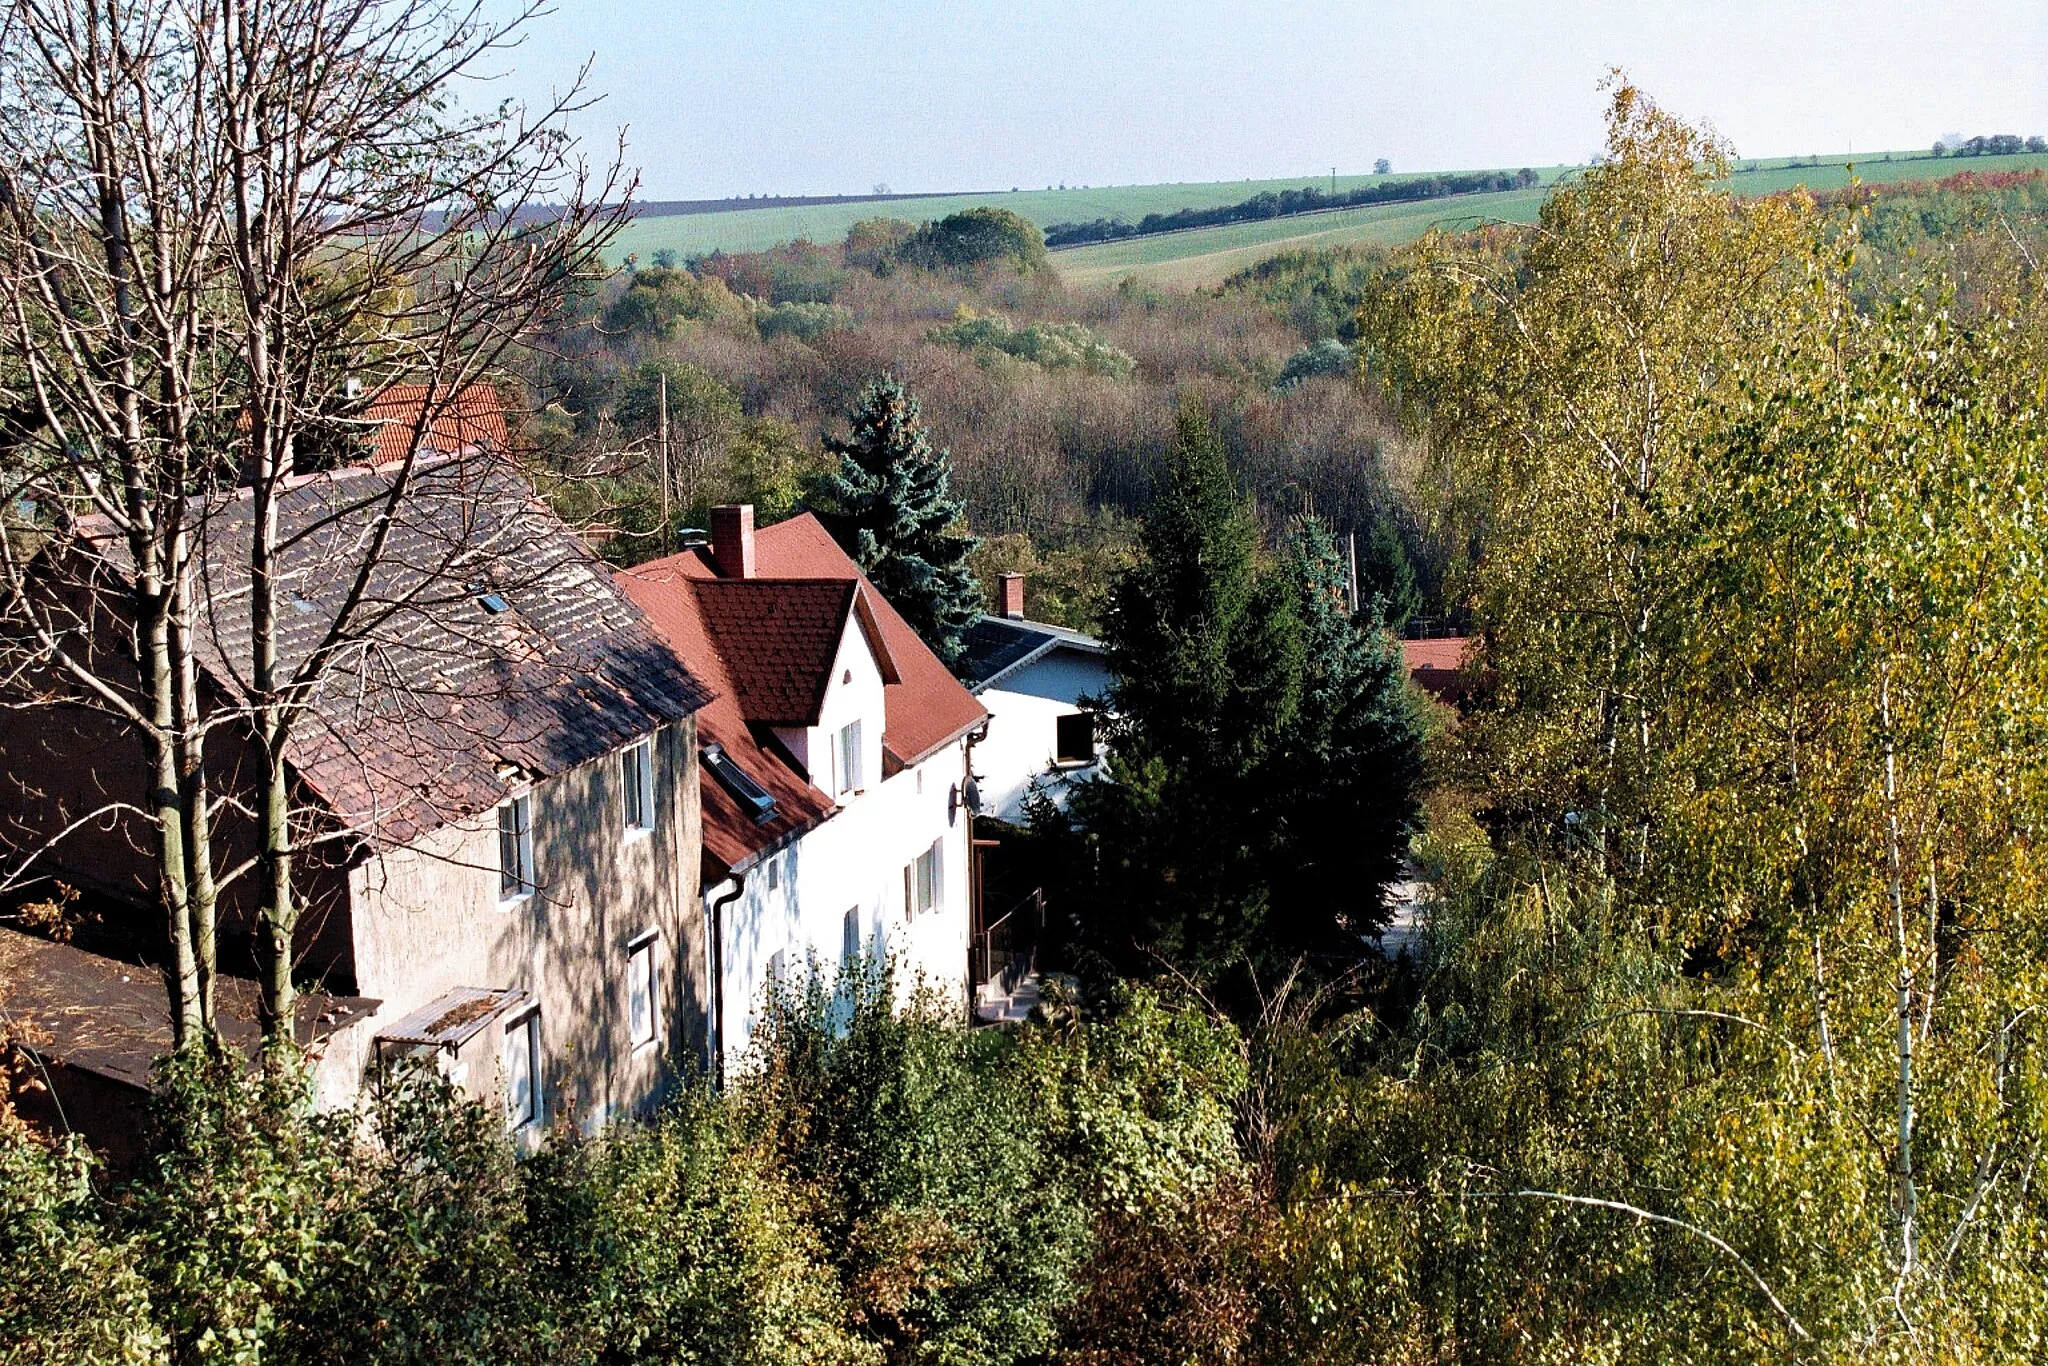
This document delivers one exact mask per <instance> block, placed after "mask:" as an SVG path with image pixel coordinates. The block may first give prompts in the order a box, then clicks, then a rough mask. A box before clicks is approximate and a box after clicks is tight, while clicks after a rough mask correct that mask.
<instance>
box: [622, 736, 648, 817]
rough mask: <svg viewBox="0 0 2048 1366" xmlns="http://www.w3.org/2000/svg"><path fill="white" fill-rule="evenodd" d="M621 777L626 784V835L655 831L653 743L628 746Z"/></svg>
mask: <svg viewBox="0 0 2048 1366" xmlns="http://www.w3.org/2000/svg"><path fill="white" fill-rule="evenodd" d="M619 767H620V777H621V778H622V780H623V783H624V789H625V799H626V800H625V805H626V833H628V834H637V833H642V832H645V831H648V830H652V829H653V828H654V742H653V741H652V740H642V741H641V742H640V743H639V744H637V745H628V746H626V748H625V749H624V750H622V751H620V755H619Z"/></svg>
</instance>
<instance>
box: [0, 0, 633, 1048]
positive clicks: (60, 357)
mask: <svg viewBox="0 0 2048 1366" xmlns="http://www.w3.org/2000/svg"><path fill="white" fill-rule="evenodd" d="M536 12H537V7H536V6H533V5H528V6H527V7H525V8H522V9H521V10H519V11H518V12H517V13H515V14H513V15H512V16H511V17H510V18H508V19H505V20H503V21H499V20H495V19H487V18H486V17H485V16H484V13H483V10H482V7H481V6H480V5H471V4H465V3H460V2H457V3H450V0H147V2H146V3H116V0H101V2H100V3H93V2H92V0H13V3H10V4H8V5H7V7H6V9H5V27H4V30H0V402H4V404H5V412H6V417H5V421H4V425H0V440H4V441H5V456H4V460H5V464H4V472H0V494H4V496H5V499H6V504H5V505H6V506H7V507H9V508H11V509H13V511H12V512H11V514H10V516H11V522H10V525H9V527H8V535H7V537H6V541H5V547H4V552H0V556H4V565H0V571H4V580H0V602H4V609H5V611H6V613H7V620H8V621H9V623H10V626H9V629H8V632H7V636H6V642H5V643H6V646H7V647H8V648H9V650H10V653H11V656H12V657H11V658H10V659H8V661H7V663H6V668H5V676H6V677H7V678H9V679H11V680H12V681H13V683H14V685H15V690H14V693H13V694H12V697H13V704H14V705H17V706H19V705H40V704H45V703H50V702H57V701H61V702H64V703H67V704H70V705H80V704H83V705H86V706H89V707H92V708H95V709H97V710H98V711H99V712H100V713H101V714H103V715H104V716H106V717H108V718H111V719H112V720H113V721H114V722H115V723H117V724H118V725H119V726H121V727H123V728H125V730H126V731H127V732H128V733H129V734H131V735H132V736H133V737H134V738H135V739H137V740H139V741H140V745H141V750H142V752H143V753H145V754H146V755H147V756H148V757H147V762H148V765H149V773H148V775H147V781H145V782H141V783H138V784H137V787H138V789H139V790H142V791H146V792H147V793H148V794H149V795H148V797H147V798H146V800H145V801H144V802H143V803H142V805H143V807H144V809H145V811H146V815H147V818H148V823H149V828H150V829H151V830H152V832H153V840H154V848H153V851H152V852H153V855H154V859H155V863H156V868H157V874H158V882H159V884H160V888H161V893H162V899H163V908H164V924H165V929H166V937H167V941H168V945H169V954H168V964H167V967H166V972H165V976H166V981H167V985H168V988H169V991H170V998H171V1002H172V1007H173V1009H172V1015H173V1019H174V1025H175V1029H174V1032H175V1036H176V1038H177V1040H178V1044H179V1046H180V1047H181V1048H183V1047H190V1046H193V1045H194V1044H195V1043H197V1042H199V1041H201V1040H203V1039H204V1038H206V1037H207V1035H208V1033H209V1031H210V1029H211V1025H212V1007H211V979H212V974H213V971H214V952H215V949H214V940H215V934H216V932H215V917H216V913H217V912H216V907H217V904H218V899H219V897H220V896H221V894H222V889H223V887H224V885H225V884H226V883H228V882H229V881H231V880H233V879H236V878H240V877H244V876H255V877H257V878H258V879H259V880H260V884H261V885H260V895H259V897H258V903H259V906H260V912H259V915H258V923H259V931H258V934H257V944H256V947H257V952H258V958H259V961H260V963H261V968H262V976H263V992H262V1003H263V1016H264V1026H265V1033H266V1037H267V1038H269V1039H271V1040H272V1041H274V1042H275V1041H289V1040H290V1039H291V1037H292V1025H291V1022H292V1017H293V982H292V966H293V963H292V948H293V942H294V935H295V933H296V930H297V925H298V919H299V908H298V905H297V900H296V897H295V893H294V857H295V854H296V853H298V852H299V849H298V847H297V845H298V841H299V840H300V838H301V833H300V832H302V831H303V829H304V826H303V823H299V824H298V825H295V823H294V819H293V816H294V801H295V796H294V791H293V784H292V774H291V759H290V750H291V746H292V743H293V739H294V734H295V728H296V727H298V726H299V725H300V724H301V722H302V721H303V719H304V718H305V717H306V715H307V714H308V712H309V710H310V709H312V708H314V707H316V706H317V705H318V703H319V699H320V697H321V695H322V692H323V689H325V688H326V687H327V686H328V684H329V681H330V679H331V678H332V676H333V675H334V673H335V671H336V670H337V668H341V667H346V668H350V669H354V668H359V667H361V663H362V650H361V647H362V644H363V642H364V641H366V640H368V639H370V638H372V637H374V636H375V635H376V633H377V632H378V631H379V630H380V629H385V628H387V627H389V626H391V624H392V623H393V622H394V621H396V620H398V619H399V618H401V617H403V615H404V613H405V609H406V608H407V607H408V605H410V604H412V603H413V602H414V600H415V599H417V598H418V597H419V596H420V595H421V594H427V595H432V594H433V593H434V592H436V591H439V590H438V589H437V588H436V587H435V583H436V580H435V577H434V575H433V574H431V573H421V572H412V573H409V574H407V575H405V576H402V577H403V586H401V587H399V588H397V589H396V590H394V589H393V588H392V586H391V584H392V582H393V580H392V579H391V576H390V575H388V574H385V573H383V572H382V571H383V569H384V567H385V560H386V557H387V553H388V550H389V545H390V540H391V536H392V529H393V527H394V526H395V525H397V524H398V523H399V522H400V521H402V520H403V515H404V511H405V509H406V508H407V506H408V503H409V501H410V500H412V499H413V498H414V497H415V496H416V491H417V489H418V485H419V480H420V472H421V470H422V468H423V464H424V462H423V456H424V455H425V454H426V453H427V452H428V451H429V449H430V448H431V446H432V445H433V440H432V437H433V434H434V433H435V432H437V430H439V429H440V428H441V426H442V424H443V423H444V421H445V420H447V419H448V418H449V417H450V416H451V414H454V412H455V409H456V405H458V404H459V403H461V402H462V401H463V396H464V394H465V392H466V391H467V390H468V388H469V386H471V385H472V384H473V383H475V382H478V381H480V380H486V379H489V378H490V377H491V376H493V375H494V374H496V373H498V372H499V370H500V367H501V364H502V362H503V361H504V360H505V359H506V358H507V356H508V353H509V352H511V351H512V350H513V348H515V347H518V346H519V345H520V344H521V343H522V341H523V340H524V339H525V338H526V337H527V336H528V335H529V334H530V332H531V331H532V330H533V329H534V328H535V326H536V325H537V324H538V323H540V322H541V321H542V320H544V319H545V318H546V317H547V316H548V315H549V314H550V313H551V312H552V311H553V310H554V308H555V307H556V306H557V305H558V304H559V302H560V300H561V298H562V296H563V294H564V293H565V292H566V291H567V290H569V289H571V288H573V287H575V285H576V283H577V282H578V281H579V280H583V279H587V278H589V277H591V276H593V275H594V274H596V273H599V272H601V271H602V269H603V252H604V250H605V248H606V246H607V245H608V244H609V242H610V240H611V238H612V237H613V235H614V234H615V233H616V231H617V229H618V227H619V226H620V225H621V224H622V223H623V221H624V213H625V205H624V201H625V198H626V191H627V190H628V189H629V188H630V187H629V186H627V185H625V184H623V183H622V182H621V180H620V175H619V172H618V169H617V163H616V161H614V162H613V163H612V167H611V169H610V170H609V171H608V172H604V173H601V174H599V175H596V176H593V175H592V174H591V173H590V171H589V169H588V168H587V167H586V166H585V165H584V164H583V162H582V161H581V160H580V159H579V158H578V155H577V153H576V150H575V147H574V145H573V144H572V143H571V142H570V140H569V139H568V138H567V137H566V136H565V135H564V133H563V132H562V131H561V122H562V117H563V116H564V115H565V114H566V113H568V112H570V111H572V110H573V109H574V108H576V107H578V105H579V103H580V102H581V101H582V98H583V97H582V95H581V90H582V86H581V82H580V81H579V82H578V83H577V85H576V86H574V87H572V89H571V90H570V91H568V92H567V93H565V94H562V95H559V96H557V97H556V98H555V99H553V100H552V101H551V102H549V103H548V104H547V105H546V106H545V107H543V108H539V109H534V110H529V109H527V108H524V107H521V106H518V105H514V104H492V105H489V106H488V107H485V108H482V109H471V108H469V107H467V105H466V104H465V102H464V101H465V99H467V98H473V97H474V96H476V95H477V94H479V93H481V92H482V90H483V87H482V85H481V83H480V81H479V79H478V78H480V77H483V76H488V75H489V74H491V73H490V71H489V70H488V69H487V68H488V65H489V64H490V63H491V62H492V61H493V60H494V58H496V57H497V56H498V55H500V54H502V53H504V52H505V51H506V50H507V49H508V47H509V46H510V45H512V44H513V43H514V42H516V41H517V39H518V38H519V36H520V34H521V33H522V31H523V30H524V29H525V28H526V26H527V25H528V23H529V22H530V20H531V19H532V18H533V17H534V16H535V14H536ZM400 384H408V385H418V386H420V388H419V390H418V393H419V395H420V397H419V401H418V402H417V403H416V404H413V405H411V406H409V407H407V408H406V409H404V413H405V424H404V425H405V430H404V431H403V433H402V440H397V441H394V440H393V439H392V434H391V433H389V432H386V433H383V434H381V435H378V436H376V437H375V440H376V458H377V459H378V461H379V463H380V468H381V470H382V471H383V473H384V474H385V475H386V477H384V478H382V479H380V480H378V481H376V483H375V486H374V487H375V490H376V491H375V493H374V495H373V498H372V501H371V503H370V504H369V505H368V506H366V507H362V508H357V509H355V512H356V513H357V514H359V515H354V516H351V517H349V518H347V519H345V520H346V524H347V525H348V527H349V529H350V531H349V534H348V535H347V536H341V537H337V536H332V535H318V534H311V529H310V528H309V527H307V526H303V525H298V526H293V525H286V524H284V523H281V521H280V516H279V507H280V504H281V502H282V500H283V497H284V495H285V494H286V493H287V492H288V491H289V490H290V489H291V488H293V487H294V486H295V485H296V484H297V483H299V482H301V481H303V480H304V479H305V478H306V477H307V476H308V475H309V474H310V473H312V472H313V471H314V470H316V469H317V468H318V467H319V466H320V465H321V464H323V463H326V462H329V461H332V460H335V459H337V458H338V459H340V460H343V461H348V460H351V459H364V458H367V457H368V454H369V452H368V451H367V450H365V449H364V447H365V443H366V442H367V441H368V440H369V439H371V438H372V435H373V434H372V433H370V432H369V431H368V430H367V428H366V424H365V422H364V421H363V415H364V414H365V413H366V412H368V411H369V410H370V407H371V405H372V404H374V403H375V401H376V400H377V399H378V398H379V396H381V395H384V394H385V393H386V392H387V391H389V390H391V389H392V388H393V386H396V385H400ZM228 509H233V511H234V516H233V517H232V519H231V522H230V524H231V525H232V527H233V528H234V531H235V534H237V535H239V536H241V537H242V538H243V542H244V544H243V548H242V549H241V550H240V551H238V552H236V554H235V556H234V558H235V560H236V570H235V572H234V573H232V574H230V575H228V577H229V578H231V579H233V580H234V582H233V584H232V591H231V592H225V593H224V592H222V591H220V590H221V587H222V586H221V585H218V584H211V583H195V576H206V575H219V574H220V573H221V572H222V571H221V570H220V568H219V565H220V564H221V563H222V561H221V559H220V555H219V551H218V549H217V547H216V548H215V549H214V550H212V551H210V552H209V553H208V554H206V555H200V554H199V553H197V551H196V549H195V547H197V546H199V545H201V544H202V543H204V542H206V540H207V536H208V526H209V524H210V523H211V522H212V521H214V520H217V519H220V518H222V517H223V514H224V512H225V511H226V510H228ZM335 524H337V523H334V522H333V521H331V520H330V522H329V523H328V525H330V526H331V525H335ZM461 554H462V550H461V547H459V546H457V547H455V548H454V550H453V551H452V552H451V555H450V557H449V561H450V562H449V563H448V564H444V565H441V566H440V567H439V569H440V571H441V572H443V573H446V572H453V571H454V570H455V568H456V567H457V565H456V563H455V562H456V561H458V560H459V559H460V558H461ZM309 557H324V558H325V560H326V561H327V563H326V564H325V565H324V567H323V568H324V572H326V573H328V574H329V575H332V574H333V573H335V572H337V570H338V571H339V572H342V573H343V574H344V577H345V579H346V582H345V583H344V584H343V585H342V589H341V591H340V592H339V594H338V595H337V596H332V597H330V598H329V599H327V600H325V603H324V607H323V611H322V613H321V615H320V617H319V623H320V629H319V630H318V631H316V632H315V633H314V634H313V636H312V638H310V639H302V640H298V641H297V643H296V644H295V646H294V648H291V649H286V648H284V646H283V644H282V640H283V637H284V635H285V633H286V630H285V623H283V621H282V619H281V612H283V611H284V610H287V609H286V606H285V604H286V602H287V599H288V598H289V597H290V595H291V592H292V584H293V582H294V579H295V576H297V575H300V574H302V573H304V572H306V570H307V568H308V563H307V562H308V559H309ZM415 569H417V567H415ZM394 592H395V593H396V596H395V597H394ZM109 615H111V616H113V617H116V618H118V619H119V620H120V621H121V622H122V623H123V630H122V632H121V634H120V636H119V638H120V639H121V640H122V641H123V642H124V648H123V649H122V650H120V651H119V652H118V657H112V658H110V657H107V655H106V653H105V652H104V651H103V650H101V649H99V648H97V647H96V646H94V645H92V644H90V643H89V642H92V641H96V640H104V639H105V638H106V635H105V633H104V632H103V631H102V632H97V633H96V632H95V631H94V630H93V628H94V627H95V626H96V625H98V624H99V623H98V622H96V620H95V618H96V617H106V616H109ZM227 617H234V618H237V619H236V620H233V621H229V620H226V619H225V618H227ZM300 634H301V635H303V634H304V633H303V631H301V632H300ZM209 680H211V681H209ZM215 683H219V684H221V685H222V686H214V684H215ZM227 725H235V726H238V727H243V728H246V732H247V734H249V735H250V736H252V737H253V742H254V745H255V748H256V751H257V753H258V754H260V757H261V767H262V770H263V771H262V777H261V781H260V783H258V784H256V788H257V792H256V797H255V800H254V802H253V806H254V808H255V809H254V810H253V812H246V813H242V814H246V815H248V816H251V817H253V824H254V826H255V828H256V831H257V836H258V838H257V844H258V848H259V851H260V852H259V853H258V855H257V856H256V857H255V858H254V859H253V860H247V859H245V860H243V861H242V862H241V863H239V864H230V863H228V862H227V861H226V855H225V854H224V853H223V852H222V850H221V848H220V847H219V841H218V840H217V839H216V838H215V833H214V829H213V826H214V822H215V821H216V819H217V818H218V817H219V816H220V815H221V813H222V811H223V804H224V803H231V802H234V801H236V800H237V799H236V798H234V797H231V796H230V795H229V794H226V793H224V792H221V791H218V790H216V788H217V778H216V775H215V774H214V772H213V770H212V769H211V768H210V767H209V750H208V749H207V746H206V740H207V736H208V734H209V733H210V732H212V731H215V730H217V729H219V728H221V727H223V726H227ZM243 805H244V806H247V805H251V803H247V802H244V803H243ZM231 814H232V813H231Z"/></svg>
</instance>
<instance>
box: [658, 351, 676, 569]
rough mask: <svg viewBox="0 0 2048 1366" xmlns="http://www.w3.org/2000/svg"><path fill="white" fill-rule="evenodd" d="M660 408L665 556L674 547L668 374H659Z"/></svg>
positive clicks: (662, 544)
mask: <svg viewBox="0 0 2048 1366" xmlns="http://www.w3.org/2000/svg"><path fill="white" fill-rule="evenodd" d="M660 403H661V408H660V419H659V421H660V429H659V436H658V438H657V439H658V440H659V441H660V443H661V553H662V554H664V555H666V554H668V553H669V552H670V551H672V550H674V549H675V547H674V546H672V545H670V544H669V528H670V526H671V525H672V524H673V522H674V519H673V518H672V517H670V516H669V511H668V484H669V466H668V372H667V371H666V370H664V371H663V372H662V373H661V399H660Z"/></svg>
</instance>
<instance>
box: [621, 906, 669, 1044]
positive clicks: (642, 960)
mask: <svg viewBox="0 0 2048 1366" xmlns="http://www.w3.org/2000/svg"><path fill="white" fill-rule="evenodd" d="M660 948H661V940H660V938H659V937H658V936H656V935H654V934H646V935H642V936H641V937H640V938H638V939H636V940H634V941H633V942H632V943H631V944H629V945H627V946H626V1029H627V1032H628V1033H629V1034H630V1035H631V1036H632V1041H633V1046H634V1047H635V1048H640V1047H642V1046H644V1045H647V1044H651V1043H653V1042H654V1041H655V1040H657V1039H659V1038H660V1037H661V962H660V958H659V950H660Z"/></svg>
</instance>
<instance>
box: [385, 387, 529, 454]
mask: <svg viewBox="0 0 2048 1366" xmlns="http://www.w3.org/2000/svg"><path fill="white" fill-rule="evenodd" d="M429 392H431V391H430V390H429V389H428V387H427V386H426V385H424V384H394V385H392V386H391V387H390V388H389V389H386V390H385V391H384V392H383V393H381V394H379V395H377V397H375V398H374V399H372V400H370V406H369V407H367V408H365V409H364V410H363V421H365V422H374V423H376V424H378V425H377V431H376V436H375V441H376V454H375V455H374V456H373V457H372V459H373V463H375V464H379V465H381V464H384V463H386V462H388V461H392V460H403V459H404V458H405V455H406V452H408V451H409V450H411V449H412V441H413V432H414V430H415V429H416V428H417V427H418V426H419V425H420V422H421V421H422V420H423V418H425V416H426V410H427V408H428V406H429V405H428V403H427V395H428V393H429ZM439 393H440V395H441V401H440V402H439V403H438V404H435V405H432V406H434V407H435V408H436V409H437V411H436V412H435V413H434V414H433V420H432V421H431V422H430V423H428V426H427V430H426V431H425V432H423V433H421V434H420V445H419V448H420V450H421V451H435V452H440V453H442V454H450V455H452V454H456V453H459V452H462V451H469V450H475V449H477V448H478V447H486V448H488V449H490V450H492V451H496V452H498V453H500V454H503V453H504V452H505V450H506V449H507V448H508V447H509V446H510V444H511V434H510V430H509V428H508V427H507V426H506V423H505V403H504V400H503V398H501V397H500V396H499V393H498V387H497V386H496V385H495V384H483V383H478V384H470V385H465V386H464V387H463V389H462V392H460V393H458V394H455V395H454V396H453V397H450V396H449V393H448V390H447V389H446V388H442V389H441V390H439Z"/></svg>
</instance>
